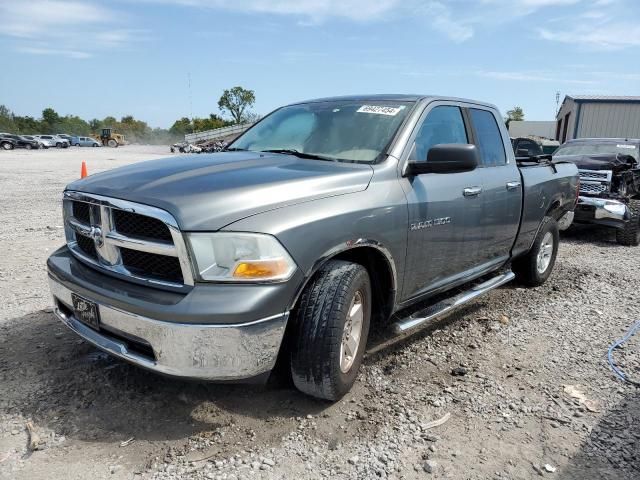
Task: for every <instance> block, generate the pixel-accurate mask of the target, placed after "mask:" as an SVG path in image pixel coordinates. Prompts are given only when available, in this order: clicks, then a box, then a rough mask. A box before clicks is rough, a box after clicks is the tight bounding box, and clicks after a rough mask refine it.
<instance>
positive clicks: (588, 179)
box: [578, 170, 613, 195]
mask: <svg viewBox="0 0 640 480" xmlns="http://www.w3.org/2000/svg"><path fill="white" fill-rule="evenodd" d="M578 173H579V174H580V193H584V194H587V195H600V194H602V193H606V192H609V191H610V190H611V177H612V176H613V172H612V171H611V170H578Z"/></svg>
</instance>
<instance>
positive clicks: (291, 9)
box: [147, 0, 401, 21]
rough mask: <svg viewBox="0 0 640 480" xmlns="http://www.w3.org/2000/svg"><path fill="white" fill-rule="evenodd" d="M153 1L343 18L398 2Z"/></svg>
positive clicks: (377, 12)
mask: <svg viewBox="0 0 640 480" xmlns="http://www.w3.org/2000/svg"><path fill="white" fill-rule="evenodd" d="M147 1H152V2H153V1H155V2H157V3H171V4H177V5H184V6H191V7H202V8H215V9H224V10H231V11H238V12H247V13H271V14H276V15H297V16H301V17H305V18H307V19H309V20H313V21H323V20H325V19H327V18H331V17H334V18H346V19H348V20H354V21H371V20H379V19H381V18H382V17H383V16H384V15H385V14H388V13H389V12H391V11H393V10H394V9H395V8H397V7H398V6H400V5H401V1H400V0H376V1H370V0H307V1H305V0H235V1H228V0H147Z"/></svg>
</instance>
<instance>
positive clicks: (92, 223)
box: [63, 192, 193, 288]
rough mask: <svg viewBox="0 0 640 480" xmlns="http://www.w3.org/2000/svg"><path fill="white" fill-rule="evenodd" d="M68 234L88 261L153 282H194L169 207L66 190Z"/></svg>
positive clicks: (71, 246) (70, 242)
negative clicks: (165, 209) (160, 207)
mask: <svg viewBox="0 0 640 480" xmlns="http://www.w3.org/2000/svg"><path fill="white" fill-rule="evenodd" d="M63 208H64V219H65V220H64V221H65V233H66V237H67V245H68V246H69V249H70V250H71V252H72V253H73V254H74V255H75V256H76V257H78V258H80V259H81V260H83V261H84V262H85V263H90V264H92V265H93V266H95V267H97V268H99V269H103V270H106V271H107V272H109V273H112V274H116V275H118V276H123V277H127V278H129V279H131V280H133V281H136V282H140V283H148V284H152V285H154V286H164V287H172V288H182V287H184V286H185V285H187V286H188V285H193V272H192V270H191V262H190V261H189V258H188V253H187V249H186V246H185V243H184V239H183V236H182V233H181V232H180V230H179V229H178V225H177V223H176V221H175V219H174V218H173V217H172V216H171V215H170V214H169V213H168V212H166V211H164V210H161V209H158V208H155V207H150V206H147V205H141V204H137V203H133V202H128V201H124V200H118V199H113V198H108V197H103V196H100V195H92V194H86V193H80V192H65V193H64V199H63Z"/></svg>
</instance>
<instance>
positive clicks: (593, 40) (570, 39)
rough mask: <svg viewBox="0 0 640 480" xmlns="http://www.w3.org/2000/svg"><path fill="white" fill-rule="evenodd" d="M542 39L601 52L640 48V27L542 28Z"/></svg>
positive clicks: (612, 24)
mask: <svg viewBox="0 0 640 480" xmlns="http://www.w3.org/2000/svg"><path fill="white" fill-rule="evenodd" d="M538 33H539V35H540V38H542V39H544V40H550V41H555V42H560V43H567V44H570V45H575V46H584V47H588V48H592V49H599V50H619V49H623V48H627V47H640V25H638V24H637V23H636V22H635V21H634V22H633V23H612V22H607V23H605V24H600V25H598V24H588V25H584V24H580V23H578V24H577V25H573V26H569V27H567V26H565V27H564V28H560V29H558V30H549V29H545V28H541V29H540V30H539V31H538Z"/></svg>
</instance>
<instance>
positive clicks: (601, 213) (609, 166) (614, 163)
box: [553, 138, 640, 246]
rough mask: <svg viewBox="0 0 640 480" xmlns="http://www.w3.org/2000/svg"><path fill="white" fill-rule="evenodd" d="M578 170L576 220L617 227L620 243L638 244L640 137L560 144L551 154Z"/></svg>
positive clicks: (590, 139) (594, 139) (639, 240)
mask: <svg viewBox="0 0 640 480" xmlns="http://www.w3.org/2000/svg"><path fill="white" fill-rule="evenodd" d="M553 157H554V158H555V159H556V160H558V161H570V162H573V163H575V164H576V165H577V166H578V171H579V173H580V198H579V200H578V205H577V206H576V211H575V221H576V223H593V224H598V225H605V226H608V227H613V228H615V229H616V239H617V241H618V243H620V244H621V245H628V246H635V245H639V244H640V164H639V161H640V140H638V139H635V140H634V139H624V138H582V139H578V140H570V141H568V142H567V143H565V144H563V145H562V146H561V147H560V148H559V149H558V150H557V151H556V152H555V153H554V155H553Z"/></svg>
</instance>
